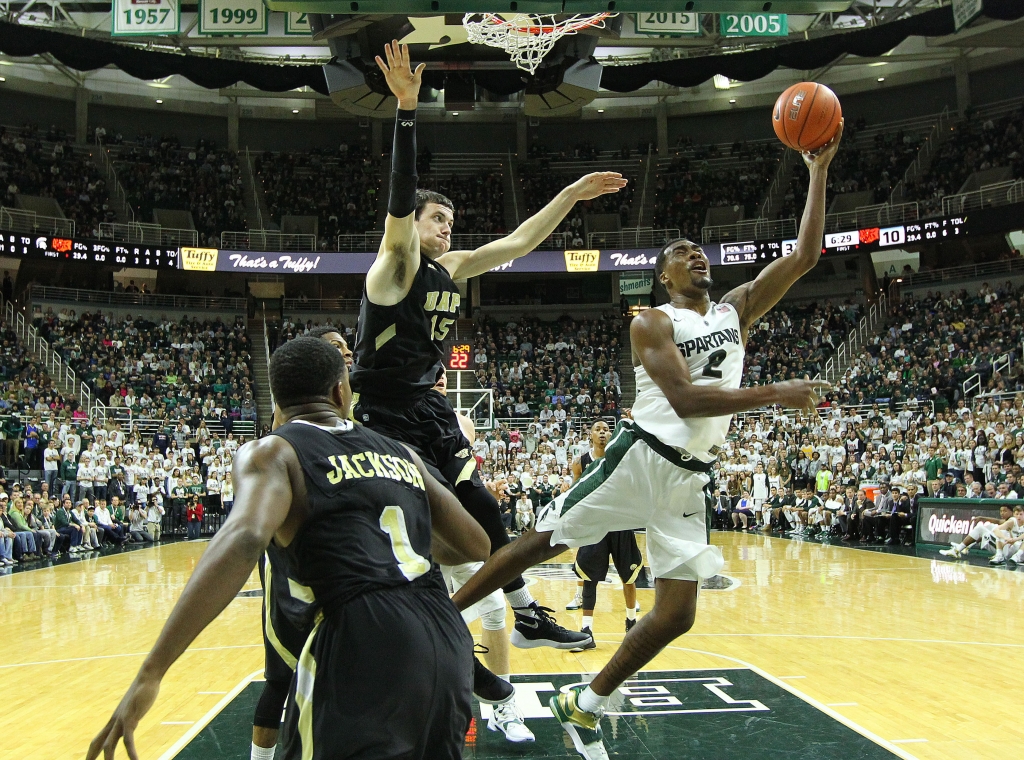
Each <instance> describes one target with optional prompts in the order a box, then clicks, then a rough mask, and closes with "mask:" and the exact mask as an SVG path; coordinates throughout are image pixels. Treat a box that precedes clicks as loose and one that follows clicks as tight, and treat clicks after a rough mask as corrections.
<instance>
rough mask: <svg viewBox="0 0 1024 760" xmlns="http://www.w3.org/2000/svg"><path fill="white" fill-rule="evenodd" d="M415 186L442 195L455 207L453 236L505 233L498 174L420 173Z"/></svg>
mask: <svg viewBox="0 0 1024 760" xmlns="http://www.w3.org/2000/svg"><path fill="white" fill-rule="evenodd" d="M418 186H419V187H420V188H421V189H423V190H433V191H435V192H438V193H441V194H442V195H444V196H445V197H447V198H448V199H449V200H451V202H452V204H454V206H455V223H454V225H453V226H452V232H453V233H454V234H467V233H476V234H484V235H499V234H505V232H507V230H506V229H505V201H504V198H505V191H504V189H503V187H502V178H501V174H498V173H495V172H483V173H479V174H473V175H460V174H451V175H447V176H444V175H440V174H435V173H429V174H420V176H419V183H418Z"/></svg>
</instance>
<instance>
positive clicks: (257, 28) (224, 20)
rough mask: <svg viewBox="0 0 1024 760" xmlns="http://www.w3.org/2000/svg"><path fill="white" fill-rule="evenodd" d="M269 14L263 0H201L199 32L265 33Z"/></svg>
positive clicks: (206, 33)
mask: <svg viewBox="0 0 1024 760" xmlns="http://www.w3.org/2000/svg"><path fill="white" fill-rule="evenodd" d="M269 15H270V14H269V13H268V11H267V6H265V5H264V4H263V0H199V33H200V34H202V35H211V36H216V35H220V34H244V35H264V34H266V33H267V18H268V16H269Z"/></svg>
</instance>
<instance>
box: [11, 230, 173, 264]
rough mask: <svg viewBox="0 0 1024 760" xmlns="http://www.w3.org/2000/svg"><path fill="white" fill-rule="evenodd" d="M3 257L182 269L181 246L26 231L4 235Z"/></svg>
mask: <svg viewBox="0 0 1024 760" xmlns="http://www.w3.org/2000/svg"><path fill="white" fill-rule="evenodd" d="M0 256H10V257H12V258H23V259H46V260H49V261H78V262H84V263H89V264H111V265H113V266H127V267H141V268H144V269H168V268H170V269H177V268H178V247H177V246H163V245H148V244H145V243H115V242H112V241H96V240H75V239H72V238H67V237H60V236H58V235H39V234H35V233H24V232H0Z"/></svg>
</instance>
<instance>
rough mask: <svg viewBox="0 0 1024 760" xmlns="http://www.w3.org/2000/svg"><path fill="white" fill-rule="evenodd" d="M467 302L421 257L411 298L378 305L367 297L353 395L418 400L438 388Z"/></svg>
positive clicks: (441, 271)
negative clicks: (446, 347)
mask: <svg viewBox="0 0 1024 760" xmlns="http://www.w3.org/2000/svg"><path fill="white" fill-rule="evenodd" d="M461 301H462V296H461V295H459V289H458V288H457V287H455V281H454V280H452V278H451V275H450V274H448V270H446V269H445V268H444V267H443V266H441V265H440V264H438V263H436V262H434V261H431V260H430V259H429V258H427V257H426V256H423V255H421V256H420V265H419V269H418V270H417V272H416V277H415V279H413V283H412V287H411V289H410V290H409V292H408V293H407V294H406V296H405V298H403V299H402V300H401V301H399V302H398V303H397V304H394V305H393V306H381V305H379V304H375V303H372V302H371V301H370V299H369V297H368V296H367V294H366V292H365V290H364V291H363V299H362V302H361V303H360V305H359V327H358V330H357V332H356V350H355V364H354V365H353V367H352V375H351V383H352V392H353V393H357V394H359V396H358V398H359V399H360V400H374V399H376V400H387V401H389V402H394V401H395V400H396V399H399V400H403V399H415V398H417V397H419V396H422V395H423V394H424V393H426V392H427V391H429V390H430V389H431V388H433V387H434V384H435V383H436V382H437V379H438V377H439V376H440V373H441V369H442V368H443V367H444V363H443V357H444V345H443V342H444V339H445V338H446V337H448V332H449V330H451V328H452V325H454V324H455V322H456V321H457V320H458V318H459V314H460V312H461V309H460V305H461Z"/></svg>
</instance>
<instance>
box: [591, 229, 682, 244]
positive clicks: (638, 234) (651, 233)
mask: <svg viewBox="0 0 1024 760" xmlns="http://www.w3.org/2000/svg"><path fill="white" fill-rule="evenodd" d="M678 237H679V230H678V229H664V230H656V229H654V228H652V227H627V228H625V229H623V230H619V231H618V232H591V233H590V234H589V235H587V246H588V247H589V248H660V247H661V246H663V245H665V243H667V242H669V241H670V240H676V239H677V238H678Z"/></svg>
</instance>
